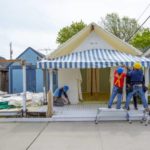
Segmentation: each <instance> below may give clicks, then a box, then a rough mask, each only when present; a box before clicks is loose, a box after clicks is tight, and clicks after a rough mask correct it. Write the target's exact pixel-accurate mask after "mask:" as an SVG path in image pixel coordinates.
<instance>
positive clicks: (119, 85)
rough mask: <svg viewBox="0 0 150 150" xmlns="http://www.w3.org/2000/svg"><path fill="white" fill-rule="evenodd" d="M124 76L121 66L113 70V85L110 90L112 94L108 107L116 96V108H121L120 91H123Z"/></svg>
mask: <svg viewBox="0 0 150 150" xmlns="http://www.w3.org/2000/svg"><path fill="white" fill-rule="evenodd" d="M125 77H126V73H124V69H123V68H122V67H118V68H117V70H115V72H114V86H113V90H112V95H111V97H110V99H109V102H108V108H111V107H112V104H113V101H114V99H115V97H116V96H117V97H118V99H117V107H116V108H117V109H120V108H121V101H122V93H123V86H124V79H125Z"/></svg>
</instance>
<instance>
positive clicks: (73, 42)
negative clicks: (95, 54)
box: [48, 23, 142, 59]
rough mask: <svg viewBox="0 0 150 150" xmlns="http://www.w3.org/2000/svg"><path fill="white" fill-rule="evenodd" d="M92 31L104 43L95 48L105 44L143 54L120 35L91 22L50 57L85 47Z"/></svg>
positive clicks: (128, 52)
mask: <svg viewBox="0 0 150 150" xmlns="http://www.w3.org/2000/svg"><path fill="white" fill-rule="evenodd" d="M92 32H95V33H96V34H97V35H98V36H99V42H98V43H101V42H102V43H103V44H102V45H100V44H98V45H97V47H95V48H100V49H103V46H105V47H112V48H113V49H115V50H118V51H120V52H125V53H127V54H131V55H141V54H142V52H141V51H139V50H138V49H136V48H135V47H133V46H131V45H130V44H128V43H126V42H124V41H122V40H120V39H119V38H118V37H116V36H114V35H113V34H111V33H109V32H107V31H105V30H104V29H102V28H101V27H100V26H98V25H97V24H95V23H91V24H90V25H88V26H86V27H85V28H84V29H82V30H81V31H80V32H78V33H77V34H76V35H74V36H73V37H72V38H70V39H69V40H68V41H66V42H65V43H63V44H62V45H60V46H59V47H58V48H57V49H56V50H55V51H53V52H52V53H51V54H50V55H49V56H48V58H49V59H51V58H56V57H60V56H64V55H67V54H70V53H71V52H73V51H76V50H77V49H78V48H79V47H83V45H84V44H85V43H84V42H85V40H86V39H87V38H88V37H89V36H91V35H92ZM98 36H97V37H98ZM91 37H92V36H91ZM97 39H98V38H96V37H95V39H94V37H93V41H91V42H92V43H97ZM83 43H84V44H83ZM106 43H107V44H106ZM86 44H87V46H86V47H88V43H87V42H86ZM95 46H96V45H95ZM90 47H91V46H90Z"/></svg>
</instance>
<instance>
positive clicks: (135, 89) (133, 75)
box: [125, 62, 149, 110]
mask: <svg viewBox="0 0 150 150" xmlns="http://www.w3.org/2000/svg"><path fill="white" fill-rule="evenodd" d="M133 68H134V69H133V70H131V71H129V72H128V74H127V75H128V76H129V77H130V80H131V85H132V91H131V92H129V93H128V95H127V99H126V104H125V108H126V109H127V110H128V109H129V104H130V101H131V98H132V96H133V95H134V94H135V93H138V95H139V96H140V98H141V100H142V103H143V107H144V108H145V109H146V110H149V109H148V103H147V100H146V98H145V93H144V89H143V71H142V65H141V63H139V62H136V63H134V65H133Z"/></svg>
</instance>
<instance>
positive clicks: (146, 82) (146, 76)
mask: <svg viewBox="0 0 150 150" xmlns="http://www.w3.org/2000/svg"><path fill="white" fill-rule="evenodd" d="M144 74H145V86H147V87H148V86H149V68H145V72H144ZM145 97H146V100H147V101H148V91H146V93H145Z"/></svg>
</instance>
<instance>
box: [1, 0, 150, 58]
mask: <svg viewBox="0 0 150 150" xmlns="http://www.w3.org/2000/svg"><path fill="white" fill-rule="evenodd" d="M149 4H150V1H149V0H103V1H102V0H0V56H3V57H6V58H9V42H11V41H12V44H13V51H14V53H13V58H15V57H17V56H18V55H19V54H20V53H21V52H22V51H24V50H25V49H26V48H27V47H29V46H31V47H33V48H34V49H44V48H50V49H55V48H56V47H57V44H56V37H57V33H58V31H59V30H60V29H61V28H63V27H64V26H66V25H70V24H71V23H72V21H80V20H83V21H84V22H85V23H86V24H89V23H91V22H95V23H98V22H99V21H100V18H101V17H105V15H106V14H107V13H112V12H116V13H118V14H119V15H120V16H121V17H122V16H128V17H131V18H138V17H139V16H140V15H141V14H142V12H143V11H144V9H145V8H146V7H147V6H148V5H149ZM149 15H150V7H149V9H148V10H147V11H146V12H145V13H144V15H143V16H142V17H141V19H140V20H139V24H141V23H142V22H143V21H144V20H145V19H146V18H147V17H148V16H149ZM145 27H150V19H149V21H148V22H147V23H146V24H145Z"/></svg>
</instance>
